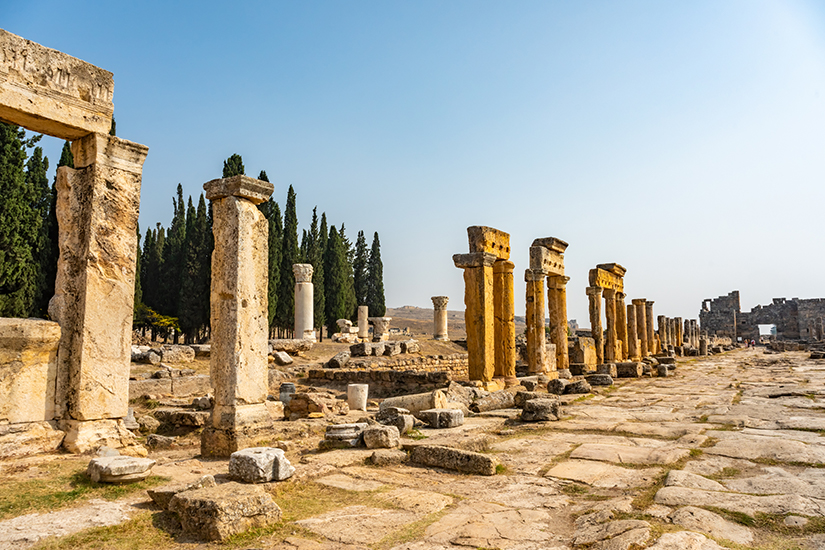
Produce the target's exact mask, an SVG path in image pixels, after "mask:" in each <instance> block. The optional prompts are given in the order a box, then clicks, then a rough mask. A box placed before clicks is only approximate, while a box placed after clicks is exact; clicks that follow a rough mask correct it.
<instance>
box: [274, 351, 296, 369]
mask: <svg viewBox="0 0 825 550" xmlns="http://www.w3.org/2000/svg"><path fill="white" fill-rule="evenodd" d="M272 358H273V359H274V360H275V364H276V365H278V366H279V367H285V366H287V365H291V364H292V363H293V361H292V357H290V356H289V354H288V353H287V352H285V351H276V352H273V353H272Z"/></svg>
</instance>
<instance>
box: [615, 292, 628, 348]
mask: <svg viewBox="0 0 825 550" xmlns="http://www.w3.org/2000/svg"><path fill="white" fill-rule="evenodd" d="M625 296H626V295H625V293H624V292H616V338H618V339H619V343H620V344H621V354H620V357H619V358H618V359H619V360H620V361H626V360H627V358H628V356H629V353H630V349H629V346H628V343H627V307H626V306H625V303H624V299H625Z"/></svg>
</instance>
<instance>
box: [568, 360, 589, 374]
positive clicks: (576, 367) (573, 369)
mask: <svg viewBox="0 0 825 550" xmlns="http://www.w3.org/2000/svg"><path fill="white" fill-rule="evenodd" d="M568 370H569V371H570V374H572V375H573V376H583V375H585V374H588V373H590V372H592V370H591V369H590V367H589V366H588V365H586V364H585V363H570V367H569V368H568Z"/></svg>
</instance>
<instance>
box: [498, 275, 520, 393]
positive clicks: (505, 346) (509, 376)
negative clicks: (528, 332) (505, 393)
mask: <svg viewBox="0 0 825 550" xmlns="http://www.w3.org/2000/svg"><path fill="white" fill-rule="evenodd" d="M515 267H516V265H515V264H514V263H513V262H511V261H510V260H497V261H496V263H494V264H493V310H494V311H495V318H496V322H495V328H494V333H495V349H496V351H495V355H496V365H495V375H494V378H495V379H498V380H500V381H501V385H502V387H508V388H509V387H511V386H516V385H518V379H517V378H516V310H515V303H514V302H515V294H514V290H513V269H515Z"/></svg>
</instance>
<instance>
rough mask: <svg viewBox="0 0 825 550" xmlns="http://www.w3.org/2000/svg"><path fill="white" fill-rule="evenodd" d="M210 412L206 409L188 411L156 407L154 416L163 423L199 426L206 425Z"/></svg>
mask: <svg viewBox="0 0 825 550" xmlns="http://www.w3.org/2000/svg"><path fill="white" fill-rule="evenodd" d="M209 415H210V413H209V412H206V411H187V410H181V409H156V410H155V411H154V413H152V416H154V417H155V418H156V419H157V420H158V422H160V423H161V424H169V425H171V426H189V427H193V428H198V427H200V426H205V425H206V423H207V422H208V421H209Z"/></svg>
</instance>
